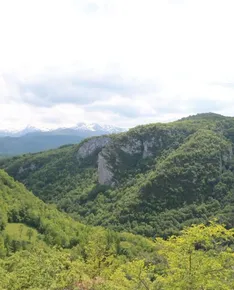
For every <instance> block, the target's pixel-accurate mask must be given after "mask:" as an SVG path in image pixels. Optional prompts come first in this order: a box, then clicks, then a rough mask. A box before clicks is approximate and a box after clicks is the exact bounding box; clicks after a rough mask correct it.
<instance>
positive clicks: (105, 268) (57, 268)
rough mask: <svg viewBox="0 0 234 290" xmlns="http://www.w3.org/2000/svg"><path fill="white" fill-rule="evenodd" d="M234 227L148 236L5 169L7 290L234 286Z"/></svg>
mask: <svg viewBox="0 0 234 290" xmlns="http://www.w3.org/2000/svg"><path fill="white" fill-rule="evenodd" d="M233 249H234V232H233V230H226V229H225V228H224V227H223V226H221V225H217V224H215V223H210V225H209V226H204V225H198V226H193V227H191V228H186V229H185V230H183V231H182V232H181V234H180V235H179V236H178V237H175V236H172V237H171V238H169V239H168V240H163V239H161V238H157V239H156V240H148V239H146V238H143V237H141V236H135V235H133V234H129V233H115V232H114V231H110V230H104V229H103V228H101V227H90V226H85V225H82V224H80V223H78V222H75V221H74V220H72V219H71V218H70V217H68V216H67V215H66V214H64V213H60V212H58V211H57V209H56V208H55V207H53V206H49V205H46V204H44V203H43V202H42V201H40V200H39V199H38V198H37V197H35V196H34V195H33V194H32V193H30V192H28V191H27V190H26V188H25V187H24V186H23V185H22V184H20V183H18V182H15V181H14V180H13V179H12V178H11V177H9V176H8V175H7V174H6V173H5V172H3V171H2V170H1V171H0V289H1V290H21V289H29V290H32V289H37V290H45V289H48V290H53V289H54V290H64V289H68V290H75V289H77V290H81V289H82V290H129V289H139V290H144V289H147V290H159V289H160V290H170V289H181V290H186V289H195V290H196V289H197V290H198V289H207V290H212V289H220V290H225V289H233V287H234V275H233V267H234V252H233Z"/></svg>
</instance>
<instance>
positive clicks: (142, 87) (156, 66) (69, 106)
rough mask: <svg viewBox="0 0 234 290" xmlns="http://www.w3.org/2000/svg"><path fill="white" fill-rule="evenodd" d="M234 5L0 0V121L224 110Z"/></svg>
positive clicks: (136, 119)
mask: <svg viewBox="0 0 234 290" xmlns="http://www.w3.org/2000/svg"><path fill="white" fill-rule="evenodd" d="M233 9H234V3H233V1H231V0H223V1H220V0H217V1H216V0H206V1H202V0H197V1H193V0H187V1H186V0H184V1H183V0H170V1H167V0H158V1H155V0H128V1H126V0H125V1H124V0H99V1H98V0H90V1H88V0H80V1H79V0H21V1H18V0H0V43H1V45H0V127H1V128H3V127H7V128H10V127H15V128H17V127H22V126H25V125H27V124H28V123H29V124H32V125H37V126H50V127H53V126H60V125H68V124H69V125H70V124H74V123H77V122H79V121H84V120H85V121H90V122H107V123H112V124H116V125H122V126H133V125H136V124H140V123H147V122H156V121H167V120H171V119H176V118H178V117H181V116H186V115H188V114H191V113H196V112H206V111H215V112H221V113H223V114H228V115H230V114H232V111H231V109H230V108H234V98H233V94H234V89H233V87H232V86H225V84H226V83H234V79H233V76H234V55H233V51H234V42H233V40H232V34H233V32H232V30H233V27H234V18H233ZM9 76H10V78H9ZM87 80H88V82H87ZM84 81H86V83H85V85H84ZM72 82H76V85H74V83H72ZM77 82H78V83H79V86H77ZM82 82H83V83H82ZM35 83H36V84H37V86H36V87H35ZM32 84H34V87H33V88H34V89H32ZM218 84H221V85H218ZM222 84H224V85H222ZM115 85H116V86H115ZM84 86H86V87H85V88H84ZM22 87H23V89H22ZM56 88H57V89H56ZM94 88H95V89H94ZM88 98H89V100H90V102H89V104H86V103H87V102H85V100H84V99H86V100H87V99H88ZM35 99H37V103H35V102H34V101H35ZM52 99H53V102H51V100H52ZM82 100H83V101H82ZM49 102H50V105H49ZM17 108H18V109H17ZM103 111H104V112H103Z"/></svg>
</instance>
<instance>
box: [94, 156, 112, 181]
mask: <svg viewBox="0 0 234 290" xmlns="http://www.w3.org/2000/svg"><path fill="white" fill-rule="evenodd" d="M113 177H114V174H113V172H112V169H111V167H110V165H109V164H108V162H107V159H106V157H105V155H104V152H100V153H99V154H98V182H99V183H100V184H106V185H111V186H114V182H113Z"/></svg>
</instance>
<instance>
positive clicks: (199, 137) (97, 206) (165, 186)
mask: <svg viewBox="0 0 234 290" xmlns="http://www.w3.org/2000/svg"><path fill="white" fill-rule="evenodd" d="M233 141H234V118H231V117H224V116H221V115H217V114H212V113H209V114H200V115H196V116H190V117H188V118H184V119H182V120H179V121H176V122H172V123H168V124H160V123H159V124H150V125H144V126H138V127H136V128H134V129H131V130H129V131H128V132H125V133H121V134H115V135H109V136H101V137H95V138H91V139H87V140H85V141H83V142H81V144H79V145H74V146H65V147H63V148H60V149H57V150H51V151H47V152H44V153H39V154H28V155H25V156H21V157H14V158H11V159H6V160H1V162H0V166H1V167H2V168H4V169H5V170H6V171H7V172H8V173H9V174H10V175H12V176H14V177H15V178H16V179H17V180H19V181H21V182H23V183H24V184H25V185H26V186H27V187H28V188H29V189H30V190H32V191H33V193H34V194H35V195H37V196H39V197H40V198H42V199H43V200H44V201H46V202H51V203H55V204H56V205H57V206H58V207H59V208H60V209H62V210H64V211H66V212H68V213H69V214H70V215H72V216H73V217H75V218H78V219H80V220H82V221H84V222H86V223H89V224H93V225H103V226H105V227H109V228H111V229H115V230H127V231H130V232H133V233H139V234H144V235H147V236H168V235H170V234H173V233H178V231H179V230H181V229H182V228H183V227H184V226H186V225H190V224H192V223H200V222H205V223H206V222H208V220H209V219H210V218H213V217H216V218H217V219H218V220H219V221H221V222H225V223H226V224H227V226H230V227H231V226H232V225H233V224H234V218H233V214H232V211H233V209H234V208H233V205H232V201H233V200H234V167H233Z"/></svg>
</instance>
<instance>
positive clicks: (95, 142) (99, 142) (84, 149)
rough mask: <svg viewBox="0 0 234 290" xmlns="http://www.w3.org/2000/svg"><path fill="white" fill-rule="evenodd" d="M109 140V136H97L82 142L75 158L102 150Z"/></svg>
mask: <svg viewBox="0 0 234 290" xmlns="http://www.w3.org/2000/svg"><path fill="white" fill-rule="evenodd" d="M110 141H111V138H109V137H97V138H92V139H90V140H88V141H86V142H84V143H83V144H82V145H81V146H80V148H79V150H78V152H77V159H78V160H80V159H84V158H86V157H88V156H90V155H92V154H94V153H95V152H96V151H98V150H99V151H100V150H102V148H104V147H105V146H106V145H107V144H109V143H110Z"/></svg>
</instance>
